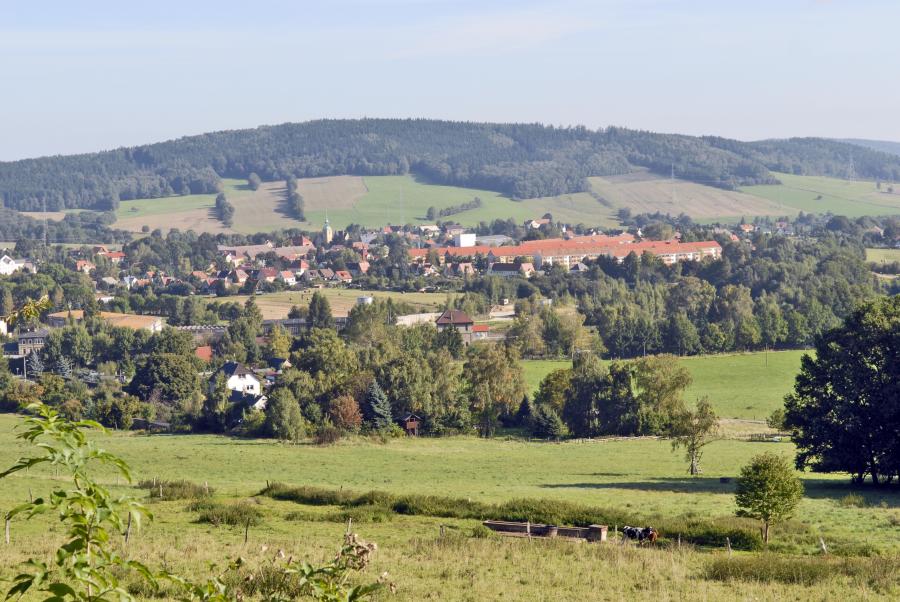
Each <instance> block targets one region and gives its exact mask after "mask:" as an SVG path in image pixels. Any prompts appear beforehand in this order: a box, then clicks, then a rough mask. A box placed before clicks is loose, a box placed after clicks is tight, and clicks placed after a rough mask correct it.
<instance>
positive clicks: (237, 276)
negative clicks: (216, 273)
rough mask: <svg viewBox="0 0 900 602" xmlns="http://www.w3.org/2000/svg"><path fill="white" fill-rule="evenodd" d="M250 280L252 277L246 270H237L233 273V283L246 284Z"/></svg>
mask: <svg viewBox="0 0 900 602" xmlns="http://www.w3.org/2000/svg"><path fill="white" fill-rule="evenodd" d="M249 278H250V275H249V274H248V273H247V272H245V271H244V270H241V269H237V270H234V271H233V272H231V281H232V282H234V283H235V284H245V283H246V282H247V280H248V279H249Z"/></svg>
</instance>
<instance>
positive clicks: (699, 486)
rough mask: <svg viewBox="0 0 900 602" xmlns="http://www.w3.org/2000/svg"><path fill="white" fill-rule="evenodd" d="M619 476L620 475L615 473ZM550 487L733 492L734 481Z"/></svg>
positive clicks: (557, 485)
mask: <svg viewBox="0 0 900 602" xmlns="http://www.w3.org/2000/svg"><path fill="white" fill-rule="evenodd" d="M614 476H618V475H614ZM541 487H546V488H548V489H568V488H571V489H637V490H641V491H669V492H672V493H701V492H703V493H733V492H734V481H732V482H730V483H721V482H720V481H719V478H718V477H716V478H706V477H695V478H689V477H685V478H659V479H649V480H647V481H612V482H609V483H546V484H544V485H541Z"/></svg>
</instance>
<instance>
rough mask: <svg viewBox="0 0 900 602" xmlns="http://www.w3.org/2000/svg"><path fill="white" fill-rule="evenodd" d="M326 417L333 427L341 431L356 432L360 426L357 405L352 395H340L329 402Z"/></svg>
mask: <svg viewBox="0 0 900 602" xmlns="http://www.w3.org/2000/svg"><path fill="white" fill-rule="evenodd" d="M328 416H329V418H331V421H332V422H333V423H334V426H336V427H337V428H339V429H341V430H342V431H349V432H353V433H355V432H357V431H358V430H359V427H360V426H361V425H362V414H361V413H360V411H359V404H358V403H357V402H356V400H355V399H354V398H353V396H352V395H341V396H339V397H335V398H334V399H332V400H331V403H330V404H329V407H328Z"/></svg>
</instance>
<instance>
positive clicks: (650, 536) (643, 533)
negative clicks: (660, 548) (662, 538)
mask: <svg viewBox="0 0 900 602" xmlns="http://www.w3.org/2000/svg"><path fill="white" fill-rule="evenodd" d="M622 537H623V538H624V539H633V540H635V541H636V542H638V543H654V542H655V541H656V540H657V538H658V537H659V531H657V530H656V529H654V528H653V527H629V526H628V525H625V526H624V527H622Z"/></svg>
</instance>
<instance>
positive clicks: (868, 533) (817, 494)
mask: <svg viewBox="0 0 900 602" xmlns="http://www.w3.org/2000/svg"><path fill="white" fill-rule="evenodd" d="M16 423H17V418H16V417H15V416H12V415H0V466H2V467H6V466H9V465H10V464H12V462H13V461H14V460H15V459H16V458H17V457H18V456H19V455H20V454H22V453H23V451H24V448H23V446H22V444H21V443H20V442H18V441H14V440H13V439H12V437H13V432H14V431H13V427H14V425H15V424H16ZM96 437H97V438H99V440H100V442H101V445H102V447H103V448H104V449H106V450H109V451H112V452H114V453H117V454H120V455H122V456H123V457H124V458H125V459H126V460H127V461H128V462H129V463H130V464H131V466H132V468H133V470H134V473H135V475H136V477H137V478H139V479H140V478H153V477H157V476H158V477H161V478H163V479H188V480H192V481H194V482H197V483H203V482H208V483H209V486H210V487H212V488H214V489H215V498H216V500H217V501H219V502H223V503H233V502H236V501H238V500H243V499H247V498H248V497H250V496H254V495H255V494H256V493H257V492H258V491H259V490H260V489H262V488H263V487H264V486H265V484H266V481H267V480H278V481H281V482H285V483H290V484H304V485H316V486H323V487H329V488H334V489H338V488H341V489H343V490H349V491H355V492H365V491H368V490H371V489H376V490H382V491H389V492H392V493H395V494H404V493H408V494H416V493H419V494H437V495H443V496H452V497H458V498H470V499H472V500H473V501H480V502H500V501H508V500H512V499H517V498H522V497H530V498H541V499H547V500H562V501H571V502H577V503H580V504H587V505H593V506H600V507H607V508H617V509H620V510H622V511H625V512H629V513H631V514H633V515H635V516H636V517H639V518H638V519H637V521H638V522H640V524H644V523H647V524H653V523H654V522H655V521H658V520H661V518H660V517H663V518H665V519H666V520H671V519H672V518H673V517H702V518H703V519H707V518H713V517H728V516H731V515H733V512H734V505H733V495H732V493H733V487H734V485H733V483H720V481H719V477H721V476H731V477H733V476H734V475H735V474H736V472H737V470H738V468H739V466H740V465H742V464H744V463H746V462H747V461H748V460H749V458H750V457H751V456H752V455H754V454H756V453H760V452H762V451H775V452H776V453H781V454H786V455H789V454H791V453H792V446H791V444H790V443H749V442H744V441H735V440H728V441H720V442H717V443H714V444H712V445H711V446H710V447H709V448H708V449H707V450H706V454H705V455H704V458H703V464H702V465H703V468H704V473H703V476H702V477H698V478H691V477H688V476H687V475H686V464H685V462H684V459H683V457H682V455H681V454H680V453H673V452H672V450H671V449H670V446H669V443H668V442H667V441H662V440H655V439H631V440H607V441H592V442H584V443H579V442H568V443H562V444H554V443H537V442H532V443H529V442H525V441H521V440H501V439H490V440H484V439H478V438H474V437H453V438H446V439H433V438H424V437H423V438H402V439H397V440H392V441H390V442H388V443H386V444H379V443H372V442H369V441H367V440H364V439H355V440H347V441H343V442H340V443H338V444H337V445H334V446H327V447H317V446H312V445H306V444H302V445H284V444H279V443H275V442H273V441H271V440H240V439H229V438H225V437H221V436H212V435H163V436H141V435H134V434H122V433H116V434H113V435H112V436H107V437H104V436H100V435H97V436H96ZM802 478H803V480H804V483H805V485H806V497H805V498H804V500H803V501H802V503H801V507H800V509H799V511H798V513H797V518H796V519H794V520H793V521H792V522H791V523H790V524H788V525H786V526H780V527H776V528H775V530H774V539H773V547H774V549H776V550H780V551H782V552H788V553H807V554H814V553H815V550H816V546H817V543H816V539H815V538H816V537H818V536H822V537H823V538H824V539H825V540H826V541H827V542H829V543H830V545H831V546H832V548H833V549H836V550H841V549H853V546H857V547H859V546H861V545H865V546H869V548H870V549H871V548H875V549H878V550H882V551H884V552H891V551H894V552H896V550H897V549H898V542H897V539H896V537H895V536H894V533H893V530H892V529H891V528H885V525H889V524H891V521H892V520H897V518H898V516H900V514H898V507H900V495H898V492H897V491H896V490H885V491H881V492H879V491H870V492H864V493H863V495H864V497H865V499H866V500H867V502H868V504H869V505H868V506H866V507H856V506H848V505H846V504H843V503H841V500H842V499H843V498H844V496H846V495H847V493H849V492H850V491H851V490H850V488H849V487H848V485H847V479H846V478H845V477H844V476H842V475H832V476H824V477H823V476H821V475H811V474H804V475H802ZM106 481H107V483H108V484H109V485H110V486H112V488H113V489H114V491H116V492H119V493H129V494H131V495H137V496H139V497H145V496H146V492H145V491H144V490H139V489H134V488H128V487H125V486H124V485H123V484H122V483H121V482H118V484H117V480H115V479H113V477H112V476H109V477H107V478H106ZM53 482H54V476H53V472H52V469H47V468H45V467H40V468H35V469H32V470H30V471H29V472H27V473H19V474H17V475H16V476H14V477H11V478H9V479H8V480H5V481H4V483H3V487H0V507H2V508H9V507H11V506H12V505H14V504H17V503H19V502H21V501H22V500H25V499H27V498H28V496H29V492H31V494H33V495H35V496H40V495H42V494H44V493H45V492H46V490H47V489H48V488H49V486H50V485H51V483H53ZM252 499H253V500H254V501H255V505H256V506H257V507H258V508H259V509H260V511H261V512H262V516H263V518H262V522H261V524H260V525H257V526H253V527H250V529H249V531H248V535H249V539H248V543H247V544H246V545H245V544H244V543H243V537H244V529H243V528H242V527H227V526H221V527H214V526H211V525H209V524H203V523H198V522H197V516H198V514H197V512H194V511H190V510H189V509H188V508H187V506H188V501H187V500H181V501H170V502H149V508H150V510H151V511H152V512H153V514H154V517H155V519H154V521H153V522H152V523H149V524H146V525H144V526H143V527H142V529H141V530H140V532H138V533H136V534H132V540H131V542H130V543H129V546H128V548H127V550H128V552H127V553H128V554H131V555H132V557H136V558H140V559H141V560H144V561H146V562H148V563H150V564H151V565H153V566H163V565H165V566H166V567H168V568H169V569H170V570H176V571H179V572H182V573H189V574H191V575H194V576H197V575H207V574H209V571H210V567H209V564H210V563H211V562H216V563H217V564H219V565H220V566H221V565H222V564H224V561H225V559H226V558H235V557H237V556H241V557H243V558H245V559H246V560H247V561H249V562H251V563H263V562H266V561H267V560H266V559H271V558H272V556H273V555H274V554H275V552H276V550H279V549H281V550H284V551H285V553H286V554H287V555H295V557H300V558H309V559H311V560H313V561H315V562H324V561H327V560H328V559H329V558H330V557H331V556H332V555H333V554H334V550H335V549H336V547H337V545H338V543H339V541H340V537H341V535H342V533H343V532H344V530H345V529H346V518H345V517H344V518H342V515H341V514H340V512H339V509H337V508H335V507H330V506H316V507H313V506H304V505H300V504H296V503H292V502H281V501H274V500H272V499H269V498H265V497H253V498H252ZM333 516H336V518H332V517H333ZM356 516H357V518H356V520H354V521H353V523H352V527H353V530H354V531H356V532H358V533H359V534H360V535H361V536H362V537H364V538H366V539H367V540H370V541H375V542H377V543H378V544H379V551H378V553H377V554H376V556H375V560H374V564H373V566H372V567H371V568H370V569H369V572H368V573H367V575H368V577H367V578H368V579H370V580H371V579H374V578H375V576H377V575H378V574H380V573H381V572H382V571H389V572H390V575H391V579H392V581H393V582H395V583H396V584H397V587H398V591H397V594H396V596H391V597H383V598H381V599H391V600H403V601H405V600H422V599H434V600H438V599H440V600H484V599H498V598H500V597H503V598H509V599H516V600H550V599H553V600H562V599H565V600H583V599H599V600H621V599H622V598H623V594H624V593H627V595H628V598H629V599H640V600H649V599H652V600H680V599H685V598H687V597H691V598H694V597H696V596H697V594H700V595H701V596H702V597H703V599H708V600H733V599H735V598H736V597H738V598H740V599H759V600H781V599H791V600H822V599H830V598H831V597H832V596H834V595H838V596H841V597H844V598H847V599H857V597H859V596H862V597H864V598H865V599H890V597H891V595H892V594H895V593H896V589H894V590H892V589H890V588H891V587H894V588H896V583H895V582H892V581H889V580H888V581H887V582H886V583H885V579H882V580H881V581H879V580H877V579H870V577H873V576H869V575H866V576H865V577H864V578H862V580H861V581H860V580H859V579H856V580H848V579H845V578H842V577H840V576H839V575H837V574H835V575H831V576H824V577H823V576H820V577H819V579H823V580H824V582H823V583H812V584H811V583H805V582H801V583H793V584H791V583H787V584H783V583H758V582H756V581H753V580H751V581H749V582H729V581H726V582H720V581H717V580H714V579H711V578H708V577H707V574H708V573H707V566H708V565H709V563H710V562H713V561H715V560H716V559H718V558H721V557H722V556H723V555H724V552H707V551H702V550H695V549H693V548H691V547H690V546H688V547H686V548H685V549H684V550H681V551H679V550H677V549H675V548H670V547H667V546H666V545H665V544H663V545H660V546H658V547H657V548H655V549H653V548H649V549H638V548H635V547H631V546H629V547H626V548H623V547H621V546H616V545H612V544H601V545H588V544H580V545H579V544H574V543H567V542H561V541H557V542H554V541H541V540H537V541H533V542H529V541H527V540H522V539H500V538H496V537H489V538H486V539H477V538H475V539H473V538H471V537H470V536H469V534H470V533H472V532H473V529H474V528H475V527H476V526H477V525H478V521H475V520H466V519H447V518H432V517H427V516H402V515H390V516H387V517H381V518H378V519H377V520H376V521H373V520H372V519H370V518H367V517H366V515H365V514H362V515H360V514H356ZM892 517H893V518H892ZM686 520H689V518H686ZM441 525H444V526H445V529H446V530H447V531H448V539H444V540H442V539H440V536H439V531H440V529H441V527H440V526H441ZM802 533H808V534H814V535H812V536H810V535H800V534H802ZM675 535H676V534H672V533H667V534H664V536H667V537H669V538H670V541H672V538H674V537H675ZM60 542H61V533H60V529H59V526H58V524H57V522H56V518H55V517H54V516H50V515H40V516H39V517H37V518H35V519H33V520H32V521H30V522H24V521H23V520H21V519H16V520H14V521H13V522H12V524H11V544H12V545H10V546H0V579H2V578H10V577H12V576H13V575H14V574H16V572H17V567H16V565H17V563H18V562H21V561H23V560H24V559H25V558H27V557H28V556H30V555H38V556H45V555H46V554H47V553H48V552H49V550H50V549H51V546H54V545H58V544H59V543H60ZM882 570H884V569H882ZM870 581H871V582H873V583H876V584H879V585H878V589H875V590H873V589H872V587H871V586H870V585H869V583H870ZM548 591H551V592H553V594H552V595H551V596H549V597H548V595H547V593H548Z"/></svg>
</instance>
